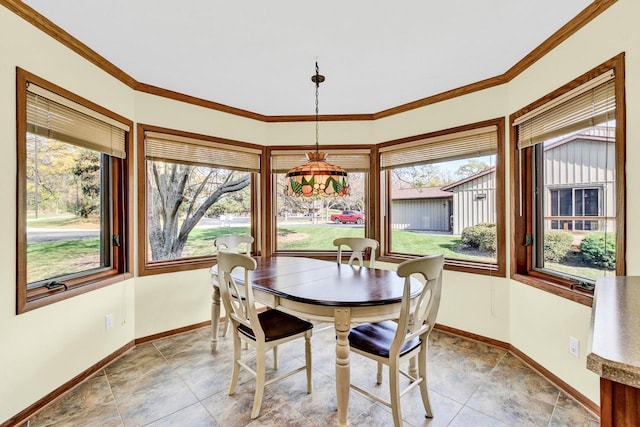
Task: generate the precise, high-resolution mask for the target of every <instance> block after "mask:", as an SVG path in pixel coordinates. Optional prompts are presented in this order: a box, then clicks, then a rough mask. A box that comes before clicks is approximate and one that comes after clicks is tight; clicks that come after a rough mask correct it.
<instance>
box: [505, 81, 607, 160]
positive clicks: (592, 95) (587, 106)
mask: <svg viewBox="0 0 640 427" xmlns="http://www.w3.org/2000/svg"><path fill="white" fill-rule="evenodd" d="M615 109H616V97H615V78H614V73H613V70H609V71H608V72H607V73H605V74H602V75H600V76H598V77H596V78H595V79H592V80H590V81H588V82H587V83H584V84H582V85H580V86H578V87H577V88H575V89H572V90H570V91H569V92H567V93H565V94H564V95H562V96H559V97H557V98H555V99H553V100H551V101H549V102H547V103H545V104H543V105H541V106H540V107H538V108H536V109H534V110H532V111H530V112H528V113H527V114H524V115H522V116H521V117H518V118H517V119H516V120H514V122H513V125H514V126H518V148H520V149H522V148H526V147H530V146H532V145H536V144H539V143H541V142H543V141H547V140H549V139H551V138H555V137H558V136H562V135H566V134H568V133H571V132H577V131H579V130H582V129H586V128H589V127H592V126H596V125H599V124H602V123H606V122H608V121H610V120H613V119H614V118H615Z"/></svg>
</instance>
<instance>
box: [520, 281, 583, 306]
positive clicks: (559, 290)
mask: <svg viewBox="0 0 640 427" xmlns="http://www.w3.org/2000/svg"><path fill="white" fill-rule="evenodd" d="M511 279H513V280H516V281H518V282H520V283H524V284H525V285H529V286H532V287H534V288H536V289H540V290H542V291H545V292H549V293H551V294H554V295H557V296H559V297H562V298H565V299H568V300H571V301H573V302H577V303H578V304H582V305H586V306H588V307H591V306H592V304H593V295H592V294H591V293H589V292H586V291H580V290H578V289H570V288H569V287H567V286H564V285H561V284H558V283H554V282H552V281H549V280H545V279H541V278H539V277H533V276H529V275H524V274H512V275H511Z"/></svg>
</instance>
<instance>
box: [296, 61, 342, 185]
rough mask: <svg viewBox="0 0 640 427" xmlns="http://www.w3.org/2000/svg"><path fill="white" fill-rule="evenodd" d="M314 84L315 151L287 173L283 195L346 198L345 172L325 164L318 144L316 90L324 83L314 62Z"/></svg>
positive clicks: (325, 161)
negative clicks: (302, 163) (305, 160)
mask: <svg viewBox="0 0 640 427" xmlns="http://www.w3.org/2000/svg"><path fill="white" fill-rule="evenodd" d="M311 81H312V82H314V83H315V84H316V151H315V152H314V151H310V152H308V153H307V163H305V164H304V165H301V166H297V167H295V168H293V169H291V170H290V171H289V172H287V175H286V177H285V186H284V194H286V195H288V196H296V197H313V196H333V197H335V196H346V195H347V194H349V181H348V177H347V172H346V171H345V170H344V169H342V168H341V167H339V166H334V165H332V164H331V163H328V162H327V153H323V152H321V151H320V150H319V144H318V139H319V138H318V134H319V132H318V89H319V88H320V83H322V82H323V81H324V76H323V75H321V74H320V70H319V68H318V63H317V62H316V74H315V75H313V76H311Z"/></svg>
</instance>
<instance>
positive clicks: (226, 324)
mask: <svg viewBox="0 0 640 427" xmlns="http://www.w3.org/2000/svg"><path fill="white" fill-rule="evenodd" d="M229 329H231V320H229V316H227V318H226V320H225V321H224V326H223V327H222V336H223V337H226V336H227V335H228V334H229Z"/></svg>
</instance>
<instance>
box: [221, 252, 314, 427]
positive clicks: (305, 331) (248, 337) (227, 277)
mask: <svg viewBox="0 0 640 427" xmlns="http://www.w3.org/2000/svg"><path fill="white" fill-rule="evenodd" d="M235 268H241V269H244V280H243V284H244V286H238V284H237V283H236V281H235V279H234V278H233V276H232V275H231V273H232V271H233V270H234V269H235ZM255 268H256V261H255V260H254V259H253V258H251V257H250V256H247V255H243V254H236V253H230V252H219V253H218V277H219V280H220V294H221V298H222V301H223V303H224V307H225V310H226V311H227V316H229V317H230V318H231V322H232V324H233V371H232V373H231V385H230V386H229V395H232V394H234V393H235V389H236V385H237V383H238V374H239V372H240V368H244V369H246V370H247V371H249V372H250V373H251V374H252V375H253V376H254V377H255V378H256V390H255V395H254V399H253V409H252V410H251V418H252V419H253V418H256V417H257V416H258V414H259V413H260V406H261V404H262V396H263V394H264V388H265V386H267V385H269V384H271V383H273V382H275V381H278V380H281V379H283V378H286V377H288V376H290V375H293V374H295V373H297V372H301V371H303V370H306V371H307V393H311V389H312V381H311V335H312V333H313V325H312V324H311V323H309V322H307V321H305V320H302V319H299V318H297V317H295V316H292V315H290V314H287V313H284V312H282V311H279V310H275V309H271V310H267V311H263V312H261V313H258V312H257V311H256V307H255V302H254V297H253V289H252V287H251V283H250V281H249V271H250V270H255ZM243 288H244V289H243ZM298 338H304V341H305V343H304V345H305V364H304V365H303V366H301V367H299V368H296V369H293V370H291V371H289V372H287V373H284V374H282V375H279V376H278V377H276V378H272V379H270V380H269V381H265V374H266V366H265V365H266V353H267V351H268V350H270V349H272V350H273V367H274V369H277V368H278V345H280V344H284V343H286V342H289V341H293V340H295V339H298ZM241 342H245V343H248V344H249V345H252V346H254V347H255V350H256V356H255V358H256V368H255V370H253V369H252V368H251V367H250V366H249V365H247V363H246V362H245V361H243V360H242V357H241V356H242V349H241V348H240V347H241Z"/></svg>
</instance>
